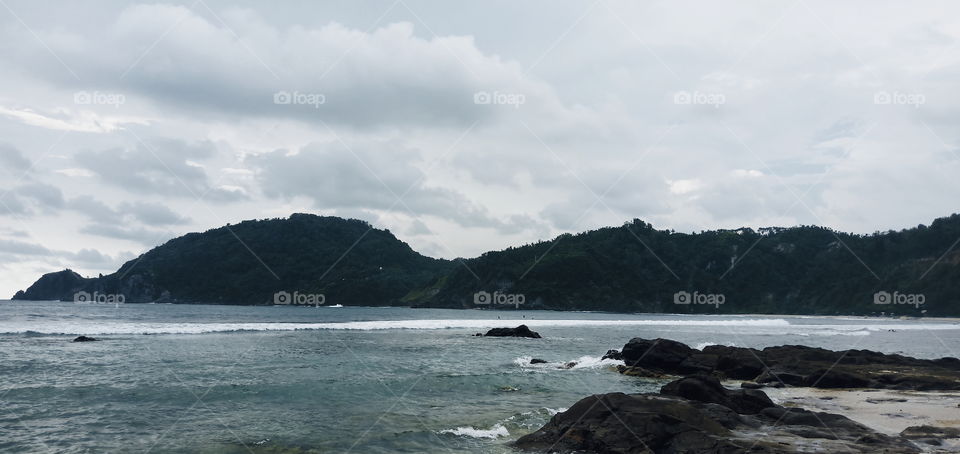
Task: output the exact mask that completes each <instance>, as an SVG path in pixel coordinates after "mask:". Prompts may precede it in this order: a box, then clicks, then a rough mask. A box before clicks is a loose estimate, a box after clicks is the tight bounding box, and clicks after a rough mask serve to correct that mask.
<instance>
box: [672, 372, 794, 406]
mask: <svg viewBox="0 0 960 454" xmlns="http://www.w3.org/2000/svg"><path fill="white" fill-rule="evenodd" d="M660 394H666V395H670V396H678V397H683V398H685V399H689V400H695V401H697V402H706V403H713V404H718V405H723V406H724V407H727V408H729V409H731V410H733V411H735V412H737V413H739V414H743V415H754V414H757V413H760V411H761V410H763V409H765V408H770V407H776V406H777V405H776V404H774V403H773V401H771V400H770V398H769V397H767V395H766V394H765V393H764V392H763V391H758V390H753V389H739V390H729V389H727V388H726V387H724V386H723V385H722V384H721V383H720V380H718V379H717V378H716V377H712V376H709V375H697V376H692V377H686V378H682V379H680V380H676V381H673V382H670V383H668V384H666V385H664V386H663V388H660Z"/></svg>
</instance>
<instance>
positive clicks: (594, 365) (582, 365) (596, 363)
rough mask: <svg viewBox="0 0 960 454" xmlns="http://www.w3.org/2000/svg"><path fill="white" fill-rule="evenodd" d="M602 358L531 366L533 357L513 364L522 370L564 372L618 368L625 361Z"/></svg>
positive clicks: (520, 359)
mask: <svg viewBox="0 0 960 454" xmlns="http://www.w3.org/2000/svg"><path fill="white" fill-rule="evenodd" d="M602 358H603V357H601V356H581V357H579V358H577V359H574V360H570V361H561V362H546V363H537V364H530V360H531V359H533V357H532V356H520V357H517V358H514V359H513V363H514V364H516V365H518V366H520V367H522V368H530V369H544V370H546V369H562V370H570V369H599V368H601V367H610V366H617V365H621V366H622V365H623V364H624V363H623V361H620V360H616V359H610V358H607V359H602ZM571 362H573V363H575V364H574V365H573V367H566V365H567V364H569V363H571Z"/></svg>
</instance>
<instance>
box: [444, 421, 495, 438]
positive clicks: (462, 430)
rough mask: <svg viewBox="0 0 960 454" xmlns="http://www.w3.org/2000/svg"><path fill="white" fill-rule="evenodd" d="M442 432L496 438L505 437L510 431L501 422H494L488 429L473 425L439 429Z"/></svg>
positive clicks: (471, 436) (461, 435) (462, 435)
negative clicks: (477, 427)
mask: <svg viewBox="0 0 960 454" xmlns="http://www.w3.org/2000/svg"><path fill="white" fill-rule="evenodd" d="M440 433H442V434H452V435H457V436H460V437H470V438H490V439H496V438H500V437H506V436H509V435H510V432H509V431H508V430H507V428H506V427H504V426H503V424H496V425H494V426H493V427H491V428H489V429H486V430H484V429H476V428H473V427H469V426H466V427H457V428H456V429H447V430H441V431H440Z"/></svg>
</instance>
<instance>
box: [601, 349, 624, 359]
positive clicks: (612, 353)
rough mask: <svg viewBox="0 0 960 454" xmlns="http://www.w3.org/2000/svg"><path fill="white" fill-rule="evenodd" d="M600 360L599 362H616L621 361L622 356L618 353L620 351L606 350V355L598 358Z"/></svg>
mask: <svg viewBox="0 0 960 454" xmlns="http://www.w3.org/2000/svg"><path fill="white" fill-rule="evenodd" d="M600 359H601V360H604V359H613V360H617V361H623V354H622V353H620V350H607V353H606V354H605V355H603V358H600Z"/></svg>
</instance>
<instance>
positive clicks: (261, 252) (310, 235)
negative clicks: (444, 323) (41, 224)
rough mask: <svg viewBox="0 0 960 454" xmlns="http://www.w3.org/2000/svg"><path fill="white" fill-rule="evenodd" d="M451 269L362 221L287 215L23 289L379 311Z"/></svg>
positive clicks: (68, 295) (192, 237) (63, 295)
mask: <svg viewBox="0 0 960 454" xmlns="http://www.w3.org/2000/svg"><path fill="white" fill-rule="evenodd" d="M449 266H450V264H449V262H446V261H444V260H437V259H433V258H429V257H425V256H423V255H420V254H418V253H417V252H415V251H414V250H413V249H411V248H410V246H408V245H407V244H406V243H404V242H402V241H400V240H398V239H397V238H396V237H394V236H393V234H391V233H390V232H389V231H387V230H380V229H375V228H373V227H371V226H370V225H369V224H368V223H366V222H363V221H358V220H353V219H351V220H346V219H341V218H336V217H322V216H314V215H309V214H294V215H292V216H290V218H289V219H269V220H258V221H245V222H241V223H239V224H237V225H228V226H226V227H220V228H217V229H212V230H208V231H206V232H203V233H190V234H187V235H184V236H182V237H179V238H176V239H173V240H170V241H168V242H167V243H165V244H163V245H162V246H158V247H156V248H154V249H152V250H150V251H149V252H147V253H145V254H143V255H142V256H140V257H138V258H136V259H134V260H131V261H129V262H127V263H126V264H124V265H123V266H122V267H120V269H119V270H118V271H117V272H116V273H113V274H110V275H108V276H103V277H101V278H99V279H91V280H86V281H84V282H83V284H82V285H81V286H79V287H77V288H71V289H68V291H67V292H62V289H60V288H54V289H51V290H52V291H54V292H56V293H55V294H47V295H45V294H43V291H41V290H42V289H34V288H33V287H31V288H30V289H28V290H27V291H26V292H25V293H24V295H32V296H34V299H66V300H69V299H72V298H73V294H74V293H75V292H77V291H86V292H88V293H91V294H92V293H93V292H101V293H108V294H116V293H121V294H123V295H125V297H126V300H127V302H151V301H169V302H180V303H224V304H266V303H272V302H273V298H274V294H275V293H277V292H281V291H286V292H289V293H293V292H295V291H299V292H301V293H309V294H323V295H325V297H326V303H327V304H345V305H351V304H353V305H362V304H368V305H380V304H391V303H398V302H399V299H400V298H401V297H403V296H404V295H406V294H407V293H408V292H410V291H411V290H413V289H415V288H419V287H421V286H424V285H427V284H429V283H430V282H432V281H433V280H434V279H435V277H436V276H437V275H438V274H442V273H443V272H444V271H445V270H446V269H447V268H448V267H449ZM38 284H41V282H40V281H38V283H37V284H34V285H35V286H36V285H38ZM18 296H21V297H22V296H23V295H20V294H18ZM37 297H41V298H37Z"/></svg>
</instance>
